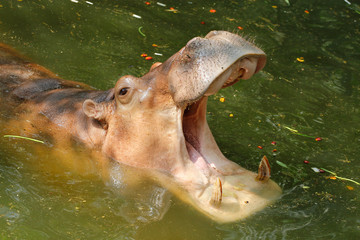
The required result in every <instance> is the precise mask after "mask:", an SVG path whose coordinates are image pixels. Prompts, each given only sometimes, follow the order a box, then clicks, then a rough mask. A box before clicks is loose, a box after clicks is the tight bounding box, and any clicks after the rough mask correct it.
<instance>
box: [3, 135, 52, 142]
mask: <svg viewBox="0 0 360 240" xmlns="http://www.w3.org/2000/svg"><path fill="white" fill-rule="evenodd" d="M4 137H5V138H20V139H25V140H30V141H33V142H38V143H45V142H44V141H41V140H38V139H34V138H29V137H23V136H17V135H4Z"/></svg>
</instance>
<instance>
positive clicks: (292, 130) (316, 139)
mask: <svg viewBox="0 0 360 240" xmlns="http://www.w3.org/2000/svg"><path fill="white" fill-rule="evenodd" d="M284 128H286V129H287V130H289V131H290V132H292V133H293V134H296V135H299V136H303V137H308V138H313V139H315V141H317V142H319V141H321V140H322V138H321V137H314V136H309V135H306V134H303V133H299V131H298V130H296V129H293V128H289V127H284Z"/></svg>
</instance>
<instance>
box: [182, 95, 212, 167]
mask: <svg viewBox="0 0 360 240" xmlns="http://www.w3.org/2000/svg"><path fill="white" fill-rule="evenodd" d="M206 102H207V97H203V98H201V99H200V100H198V101H197V102H195V103H192V104H190V105H188V106H187V107H186V109H185V110H184V114H183V124H182V125H183V133H184V137H185V144H186V148H187V151H188V154H189V158H190V160H191V161H192V162H193V163H194V164H195V166H197V167H198V168H200V169H201V170H207V169H208V168H209V166H210V164H211V163H210V162H209V161H208V160H207V159H206V158H205V157H204V156H203V154H202V152H201V149H202V144H203V143H202V141H201V134H202V131H203V127H202V126H203V125H204V121H206Z"/></svg>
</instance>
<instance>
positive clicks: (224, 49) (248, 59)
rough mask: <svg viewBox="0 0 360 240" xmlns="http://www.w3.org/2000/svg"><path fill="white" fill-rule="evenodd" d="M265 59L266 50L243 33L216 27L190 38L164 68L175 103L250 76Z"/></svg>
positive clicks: (195, 98)
mask: <svg viewBox="0 0 360 240" xmlns="http://www.w3.org/2000/svg"><path fill="white" fill-rule="evenodd" d="M265 62H266V55H265V53H264V52H263V51H262V50H261V49H259V48H257V47H256V46H255V45H253V44H252V43H249V42H248V41H246V40H245V39H243V38H242V37H240V36H238V35H236V34H232V33H229V32H224V31H213V32H210V33H209V34H208V35H207V36H206V37H205V38H199V37H197V38H194V39H192V40H190V41H189V42H188V43H187V44H186V46H185V47H184V48H182V49H181V50H180V51H179V52H178V53H176V54H175V55H174V56H172V57H171V58H170V59H168V61H166V62H165V63H164V64H162V65H163V66H162V69H163V70H164V71H163V72H164V73H165V74H167V76H168V84H169V88H170V91H171V93H172V96H173V99H174V101H175V103H176V104H178V105H183V104H187V103H191V102H194V101H197V100H199V99H200V98H201V97H202V96H204V95H206V96H208V95H211V94H214V93H216V92H217V91H219V90H220V89H221V88H222V87H223V86H230V85H232V84H234V83H235V82H236V81H238V80H239V79H248V78H250V77H251V76H252V75H253V74H255V73H256V72H258V71H260V70H261V69H262V68H263V67H264V65H265Z"/></svg>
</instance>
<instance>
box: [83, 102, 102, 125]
mask: <svg viewBox="0 0 360 240" xmlns="http://www.w3.org/2000/svg"><path fill="white" fill-rule="evenodd" d="M82 108H83V111H84V113H85V115H86V116H88V117H89V118H94V119H96V120H98V121H102V120H104V119H105V112H104V108H103V106H102V105H101V104H99V103H96V102H94V101H93V100H91V99H86V100H85V101H84V103H83V106H82Z"/></svg>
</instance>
